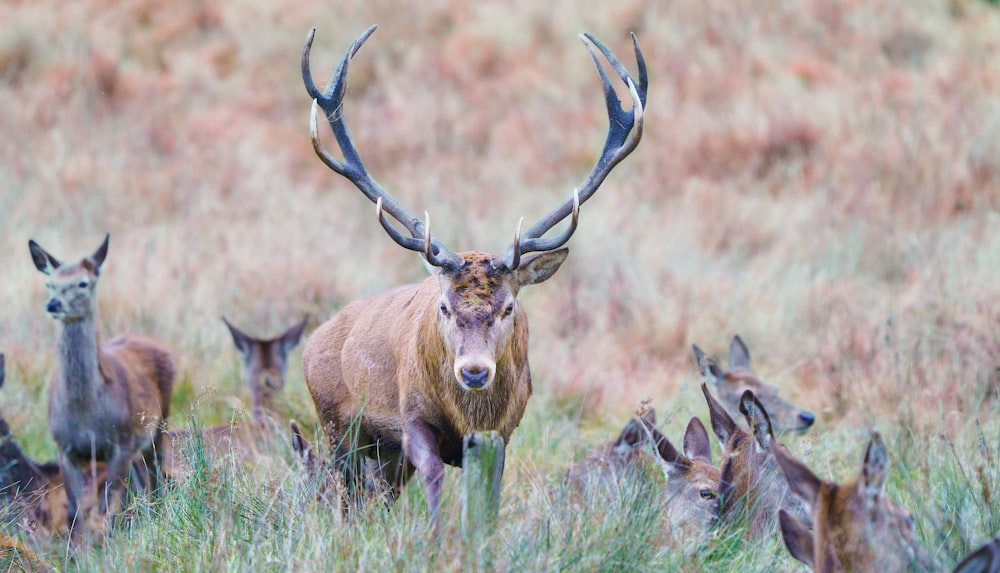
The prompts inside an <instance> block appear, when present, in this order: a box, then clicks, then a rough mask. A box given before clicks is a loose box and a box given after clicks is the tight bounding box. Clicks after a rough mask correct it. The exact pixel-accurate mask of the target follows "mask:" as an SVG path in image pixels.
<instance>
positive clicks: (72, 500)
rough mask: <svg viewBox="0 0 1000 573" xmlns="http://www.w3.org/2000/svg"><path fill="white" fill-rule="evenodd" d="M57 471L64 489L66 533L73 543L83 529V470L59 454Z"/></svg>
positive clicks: (63, 454) (64, 455)
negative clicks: (81, 508)
mask: <svg viewBox="0 0 1000 573" xmlns="http://www.w3.org/2000/svg"><path fill="white" fill-rule="evenodd" d="M59 471H61V472H62V475H63V483H64V484H65V487H66V531H68V532H69V538H70V540H71V541H75V540H76V539H77V538H78V537H79V532H80V529H82V527H83V524H82V519H81V518H82V515H80V501H81V496H82V495H83V470H81V469H80V467H79V466H77V465H76V464H74V463H72V462H71V461H70V460H69V458H68V457H67V456H66V454H65V453H63V452H59Z"/></svg>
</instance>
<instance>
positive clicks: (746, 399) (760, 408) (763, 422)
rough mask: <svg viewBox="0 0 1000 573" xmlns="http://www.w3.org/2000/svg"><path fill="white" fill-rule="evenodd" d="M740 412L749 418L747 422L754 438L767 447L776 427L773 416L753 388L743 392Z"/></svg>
mask: <svg viewBox="0 0 1000 573" xmlns="http://www.w3.org/2000/svg"><path fill="white" fill-rule="evenodd" d="M740 413H741V414H743V415H744V416H745V417H746V419H747V424H748V425H749V426H750V430H751V431H752V432H753V436H754V438H756V439H757V443H758V444H760V447H761V448H765V449H766V448H767V447H768V445H769V444H770V443H771V440H772V439H774V429H773V428H772V427H771V418H770V416H768V415H767V410H765V409H764V405H763V404H761V403H760V400H758V399H757V397H756V396H754V393H753V391H752V390H746V391H744V392H743V396H741V397H740Z"/></svg>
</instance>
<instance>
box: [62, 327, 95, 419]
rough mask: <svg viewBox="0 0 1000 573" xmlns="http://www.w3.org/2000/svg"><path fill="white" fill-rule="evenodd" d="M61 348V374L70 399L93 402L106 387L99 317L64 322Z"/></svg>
mask: <svg viewBox="0 0 1000 573" xmlns="http://www.w3.org/2000/svg"><path fill="white" fill-rule="evenodd" d="M58 347H59V371H60V375H61V377H62V381H63V385H64V387H65V388H64V391H65V392H66V393H67V397H68V398H69V399H70V400H73V401H80V402H87V401H90V399H91V398H93V397H94V396H95V391H96V389H97V388H98V387H99V386H101V385H102V384H104V376H103V375H102V370H101V360H100V346H99V341H98V338H97V320H96V319H95V317H94V316H90V317H89V318H84V319H80V320H75V321H71V322H64V323H63V328H62V332H61V333H60V335H59V345H58Z"/></svg>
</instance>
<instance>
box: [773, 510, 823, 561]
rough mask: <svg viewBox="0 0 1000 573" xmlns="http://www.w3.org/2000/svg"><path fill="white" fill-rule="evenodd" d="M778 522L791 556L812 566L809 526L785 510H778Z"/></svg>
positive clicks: (811, 542) (811, 544)
mask: <svg viewBox="0 0 1000 573" xmlns="http://www.w3.org/2000/svg"><path fill="white" fill-rule="evenodd" d="M778 522H779V523H780V524H781V538H782V539H783V540H784V541H785V547H787V548H788V552H789V553H791V554H792V557H794V558H796V559H798V560H799V561H801V562H803V563H805V564H806V565H808V566H809V567H810V568H813V560H814V554H813V538H812V534H811V533H809V528H807V527H806V525H805V524H804V523H802V522H801V521H799V520H798V519H797V518H795V517H792V515H791V514H789V513H788V512H787V511H785V510H783V509H780V510H778Z"/></svg>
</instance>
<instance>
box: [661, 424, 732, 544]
mask: <svg viewBox="0 0 1000 573" xmlns="http://www.w3.org/2000/svg"><path fill="white" fill-rule="evenodd" d="M642 421H643V424H644V425H645V429H646V431H647V432H649V436H650V441H651V442H652V444H653V445H654V447H655V452H656V459H657V461H658V462H659V464H660V466H661V467H662V468H663V473H664V475H665V476H666V478H667V487H666V491H665V492H664V493H665V496H664V499H665V503H666V512H667V519H668V520H669V521H670V525H671V530H672V532H673V534H674V535H675V537H679V536H682V537H690V536H692V535H697V534H700V533H701V532H703V531H705V530H706V529H707V528H708V527H709V526H711V525H712V524H713V523H714V522H715V520H716V519H717V518H718V517H719V476H720V474H719V468H717V467H715V466H713V465H712V445H711V443H709V439H708V432H707V431H706V430H705V425H704V424H702V423H701V420H699V419H698V418H691V421H690V422H688V426H687V430H686V431H685V432H684V442H683V451H678V450H677V448H676V447H674V445H673V444H672V443H670V440H668V439H667V437H666V436H664V435H663V434H662V433H661V432H660V431H659V430H658V429H657V428H656V427H655V426H654V425H653V424H651V423H649V422H648V421H647V420H646V419H645V418H643V420H642Z"/></svg>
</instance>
